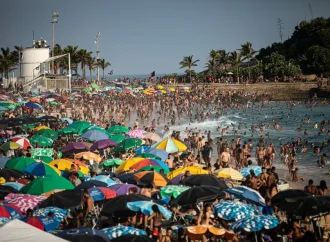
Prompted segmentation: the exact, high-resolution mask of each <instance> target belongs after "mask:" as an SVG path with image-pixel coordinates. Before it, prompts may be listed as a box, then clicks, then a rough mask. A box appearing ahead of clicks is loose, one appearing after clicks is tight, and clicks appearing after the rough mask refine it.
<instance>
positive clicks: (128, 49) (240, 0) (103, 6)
mask: <svg viewBox="0 0 330 242" xmlns="http://www.w3.org/2000/svg"><path fill="white" fill-rule="evenodd" d="M1 3H2V4H1V9H0V31H1V34H0V47H9V48H11V49H13V46H15V45H18V46H23V47H29V46H31V45H32V40H33V31H34V35H35V39H40V37H42V38H43V39H46V40H47V42H48V44H51V39H52V31H51V24H50V22H51V15H52V11H56V12H58V13H59V14H60V16H59V18H58V23H57V24H56V25H55V43H58V44H60V45H61V46H62V47H65V46H67V45H78V46H79V48H84V49H87V50H89V51H93V55H94V56H95V52H96V47H95V43H94V40H95V36H96V34H97V32H100V33H101V35H100V37H99V48H100V58H104V59H105V60H106V61H109V62H110V63H111V67H110V68H109V70H108V71H110V70H113V72H114V74H117V75H133V74H136V75H137V74H146V73H151V72H152V71H155V72H156V73H159V74H160V73H166V74H169V73H182V72H183V70H182V69H180V66H179V62H180V61H181V60H182V59H183V56H188V55H193V56H194V59H199V60H200V62H199V63H198V66H197V67H196V68H195V70H196V71H202V70H203V69H204V66H205V62H206V60H207V57H208V53H209V51H210V50H212V49H225V50H226V51H228V52H229V51H234V50H237V49H239V48H240V46H241V44H243V43H245V42H246V41H249V42H251V43H252V45H253V47H254V49H256V50H259V49H260V48H263V47H266V46H268V45H270V44H272V43H273V42H278V41H279V40H280V38H279V32H278V27H277V20H278V18H281V20H282V22H283V28H284V29H283V36H284V39H287V38H288V37H289V36H290V35H291V34H292V32H293V30H294V27H295V26H296V25H297V23H298V22H300V21H302V20H304V19H306V20H310V19H311V14H310V10H309V7H308V4H309V3H310V5H311V7H312V14H313V17H314V18H315V17H321V16H322V17H326V18H329V17H330V11H329V9H330V1H329V0H92V1H91V0H55V1H50V0H2V1H1Z"/></svg>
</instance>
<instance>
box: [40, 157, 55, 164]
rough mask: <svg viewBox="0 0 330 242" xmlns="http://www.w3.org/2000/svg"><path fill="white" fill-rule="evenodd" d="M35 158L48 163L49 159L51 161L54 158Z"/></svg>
mask: <svg viewBox="0 0 330 242" xmlns="http://www.w3.org/2000/svg"><path fill="white" fill-rule="evenodd" d="M36 159H37V160H42V161H43V162H45V163H49V162H51V161H53V160H54V159H53V158H52V157H50V156H38V157H36Z"/></svg>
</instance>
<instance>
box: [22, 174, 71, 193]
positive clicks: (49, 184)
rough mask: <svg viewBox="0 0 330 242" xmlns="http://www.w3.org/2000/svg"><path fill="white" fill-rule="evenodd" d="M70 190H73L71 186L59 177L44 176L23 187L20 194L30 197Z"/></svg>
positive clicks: (67, 181)
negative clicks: (54, 191)
mask: <svg viewBox="0 0 330 242" xmlns="http://www.w3.org/2000/svg"><path fill="white" fill-rule="evenodd" d="M59 189H61V190H70V189H74V186H73V184H72V183H71V182H70V181H69V180H67V179H65V178H63V177H61V176H45V177H38V178H36V179H34V180H33V181H31V182H30V183H29V184H27V185H26V186H24V187H23V188H22V189H21V190H20V192H22V193H27V194H31V195H41V194H43V193H46V192H50V191H53V190H59Z"/></svg>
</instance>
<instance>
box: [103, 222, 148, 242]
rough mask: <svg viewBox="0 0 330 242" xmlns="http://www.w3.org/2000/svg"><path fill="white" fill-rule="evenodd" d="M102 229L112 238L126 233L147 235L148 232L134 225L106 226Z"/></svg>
mask: <svg viewBox="0 0 330 242" xmlns="http://www.w3.org/2000/svg"><path fill="white" fill-rule="evenodd" d="M101 231H103V232H104V233H106V234H107V235H108V236H109V238H110V239H111V240H112V239H115V238H118V237H121V236H124V235H129V234H130V235H138V236H141V235H147V233H146V232H145V231H143V230H141V229H137V228H134V227H128V226H122V225H117V226H113V227H108V228H104V229H101Z"/></svg>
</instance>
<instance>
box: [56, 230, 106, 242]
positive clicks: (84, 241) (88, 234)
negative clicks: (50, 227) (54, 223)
mask: <svg viewBox="0 0 330 242" xmlns="http://www.w3.org/2000/svg"><path fill="white" fill-rule="evenodd" d="M54 235H56V236H57V237H60V238H62V239H65V240H66V241H71V242H109V241H110V238H109V236H108V235H107V234H106V233H104V232H103V231H101V230H97V229H90V228H77V229H70V230H59V231H56V232H54Z"/></svg>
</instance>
